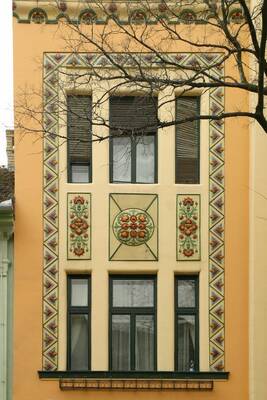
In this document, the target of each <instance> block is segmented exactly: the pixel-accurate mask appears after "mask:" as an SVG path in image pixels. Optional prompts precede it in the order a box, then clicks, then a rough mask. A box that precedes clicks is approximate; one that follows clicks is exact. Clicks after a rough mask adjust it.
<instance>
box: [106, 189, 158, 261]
mask: <svg viewBox="0 0 267 400" xmlns="http://www.w3.org/2000/svg"><path fill="white" fill-rule="evenodd" d="M109 223H110V228H109V259H110V261H134V260H135V261H157V260H158V232H157V230H158V197H157V195H155V194H119V193H113V194H111V195H110V197H109Z"/></svg>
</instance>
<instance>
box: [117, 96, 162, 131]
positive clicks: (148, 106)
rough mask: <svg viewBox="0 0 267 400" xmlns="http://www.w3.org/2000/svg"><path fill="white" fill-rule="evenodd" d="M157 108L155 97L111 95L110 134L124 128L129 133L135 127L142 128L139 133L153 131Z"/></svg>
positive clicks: (154, 129) (155, 125)
mask: <svg viewBox="0 0 267 400" xmlns="http://www.w3.org/2000/svg"><path fill="white" fill-rule="evenodd" d="M157 108H158V104H157V98H156V97H141V96H122V97H111V99H110V119H109V121H110V127H111V134H112V135H120V134H123V132H124V130H127V133H129V134H131V133H134V130H135V129H141V128H144V129H142V132H141V133H155V132H156V130H157ZM139 134H140V132H139Z"/></svg>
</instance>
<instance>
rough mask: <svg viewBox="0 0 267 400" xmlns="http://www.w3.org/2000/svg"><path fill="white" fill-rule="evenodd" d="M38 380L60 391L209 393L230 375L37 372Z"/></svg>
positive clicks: (223, 373) (219, 373)
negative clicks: (55, 384)
mask: <svg viewBox="0 0 267 400" xmlns="http://www.w3.org/2000/svg"><path fill="white" fill-rule="evenodd" d="M38 374H39V378H40V379H44V380H59V387H60V389H61V390H127V391H128V390H135V391H136V390H154V391H155V390H190V391H192V390H194V391H211V390H212V389H213V383H214V382H213V381H215V380H216V381H217V380H228V378H229V372H209V371H208V372H170V371H155V372H115V371H39V372H38Z"/></svg>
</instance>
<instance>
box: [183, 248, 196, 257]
mask: <svg viewBox="0 0 267 400" xmlns="http://www.w3.org/2000/svg"><path fill="white" fill-rule="evenodd" d="M183 254H184V255H185V256H186V257H191V256H192V255H193V254H194V250H193V249H184V250H183Z"/></svg>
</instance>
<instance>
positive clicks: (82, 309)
mask: <svg viewBox="0 0 267 400" xmlns="http://www.w3.org/2000/svg"><path fill="white" fill-rule="evenodd" d="M75 279H77V280H79V279H87V285H88V286H87V291H88V299H87V303H88V305H87V306H72V305H71V287H72V286H71V282H72V280H75ZM73 314H83V315H87V316H88V371H90V370H91V276H90V275H76V274H75V275H74V274H70V275H68V276H67V370H69V371H71V370H72V368H71V316H72V315H73Z"/></svg>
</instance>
